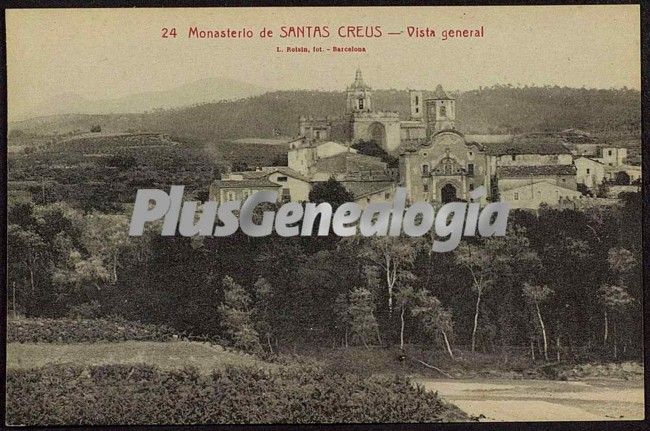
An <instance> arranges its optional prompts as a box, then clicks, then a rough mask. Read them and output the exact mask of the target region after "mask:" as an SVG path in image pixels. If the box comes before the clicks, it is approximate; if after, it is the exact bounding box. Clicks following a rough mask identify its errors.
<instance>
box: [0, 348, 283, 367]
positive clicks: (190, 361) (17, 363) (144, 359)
mask: <svg viewBox="0 0 650 431" xmlns="http://www.w3.org/2000/svg"><path fill="white" fill-rule="evenodd" d="M138 363H139V364H148V365H156V366H158V367H160V368H161V369H163V370H173V369H178V368H182V367H184V366H195V367H197V368H198V369H199V371H200V372H202V373H205V374H209V373H210V372H211V371H212V370H213V369H214V368H224V367H226V366H228V365H235V366H255V367H260V368H264V369H272V368H277V365H274V364H270V363H268V362H264V361H262V360H260V359H257V358H255V357H253V356H249V355H245V354H241V353H232V352H228V351H225V350H224V349H222V348H221V347H219V346H212V345H209V344H206V343H199V342H189V341H175V342H154V341H125V342H121V343H78V344H53V343H33V344H20V343H8V344H7V368H8V369H12V368H13V369H16V368H19V369H25V368H36V367H42V366H44V365H46V364H74V365H104V364H138Z"/></svg>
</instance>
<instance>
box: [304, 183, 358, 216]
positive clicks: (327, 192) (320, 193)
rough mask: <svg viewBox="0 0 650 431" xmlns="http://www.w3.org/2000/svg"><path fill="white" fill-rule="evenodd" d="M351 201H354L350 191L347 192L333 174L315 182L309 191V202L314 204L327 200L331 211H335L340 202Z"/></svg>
mask: <svg viewBox="0 0 650 431" xmlns="http://www.w3.org/2000/svg"><path fill="white" fill-rule="evenodd" d="M352 201H354V196H353V195H352V193H350V192H348V191H347V190H346V189H345V187H343V185H342V184H341V183H340V182H338V181H336V179H334V177H333V176H332V177H330V178H329V179H328V180H327V181H323V182H317V183H315V184H314V186H313V187H312V189H311V191H310V192H309V202H313V203H315V204H320V203H323V202H327V203H329V204H330V205H331V206H332V211H336V209H337V208H338V207H339V206H341V205H342V204H344V203H346V202H352Z"/></svg>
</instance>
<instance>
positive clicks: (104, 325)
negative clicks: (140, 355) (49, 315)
mask: <svg viewBox="0 0 650 431" xmlns="http://www.w3.org/2000/svg"><path fill="white" fill-rule="evenodd" d="M173 335H174V331H172V329H171V328H168V327H166V326H160V325H151V324H145V323H140V322H130V321H127V320H123V319H120V318H116V317H114V318H110V319H72V318H69V319H31V318H30V319H9V321H8V322H7V342H8V343H86V342H97V341H126V340H139V341H168V340H170V339H171V338H172V337H173Z"/></svg>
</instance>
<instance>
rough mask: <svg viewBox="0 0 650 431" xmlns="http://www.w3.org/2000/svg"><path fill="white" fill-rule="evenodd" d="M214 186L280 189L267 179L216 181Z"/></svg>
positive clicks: (223, 187) (222, 187)
mask: <svg viewBox="0 0 650 431" xmlns="http://www.w3.org/2000/svg"><path fill="white" fill-rule="evenodd" d="M212 185H213V186H215V187H218V188H221V189H226V188H230V189H238V188H244V187H246V188H250V187H266V188H275V187H280V186H279V185H278V184H275V183H272V182H271V181H269V180H267V179H266V178H251V179H243V180H216V181H214V182H213V183H212Z"/></svg>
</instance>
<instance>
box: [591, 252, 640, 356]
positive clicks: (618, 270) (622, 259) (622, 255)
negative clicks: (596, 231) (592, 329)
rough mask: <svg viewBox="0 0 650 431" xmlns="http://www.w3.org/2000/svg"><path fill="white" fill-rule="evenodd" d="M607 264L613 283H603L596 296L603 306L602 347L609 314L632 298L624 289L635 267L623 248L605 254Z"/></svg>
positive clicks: (608, 322)
mask: <svg viewBox="0 0 650 431" xmlns="http://www.w3.org/2000/svg"><path fill="white" fill-rule="evenodd" d="M607 262H608V264H609V269H610V271H611V273H612V274H611V277H610V278H611V279H612V280H614V283H605V284H603V285H602V286H601V287H600V289H599V290H598V296H599V299H600V301H601V302H602V304H603V314H604V322H603V345H604V346H606V345H607V341H608V339H609V335H610V328H609V326H610V314H614V313H617V312H620V311H622V310H624V309H625V308H626V307H627V306H628V305H630V304H631V303H632V302H633V301H634V298H633V297H632V296H631V295H630V294H629V293H628V291H627V288H626V284H627V283H626V281H627V276H628V275H629V274H630V273H631V272H632V271H633V269H634V267H635V265H636V258H635V256H634V255H633V254H632V253H631V252H630V251H629V250H626V249H624V248H611V249H609V250H608V253H607ZM614 355H615V356H617V344H616V342H614Z"/></svg>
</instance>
